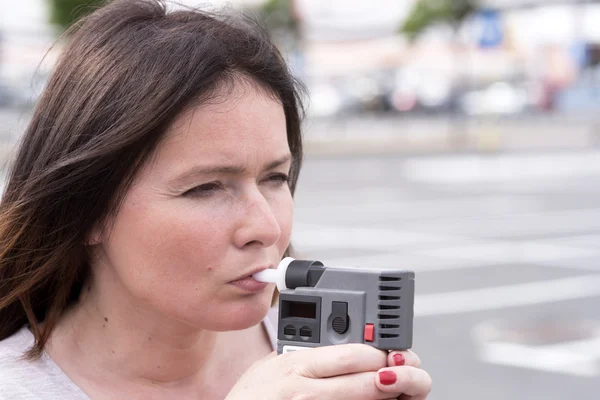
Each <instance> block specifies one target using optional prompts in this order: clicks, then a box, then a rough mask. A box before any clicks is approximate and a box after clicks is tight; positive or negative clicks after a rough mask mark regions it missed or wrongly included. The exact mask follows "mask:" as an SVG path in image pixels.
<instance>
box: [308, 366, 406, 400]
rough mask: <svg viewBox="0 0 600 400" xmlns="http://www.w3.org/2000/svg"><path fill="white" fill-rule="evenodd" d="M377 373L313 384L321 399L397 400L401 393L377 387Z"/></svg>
mask: <svg viewBox="0 0 600 400" xmlns="http://www.w3.org/2000/svg"><path fill="white" fill-rule="evenodd" d="M376 376H377V375H376V373H375V372H361V373H358V374H349V375H342V376H336V377H333V378H325V379H315V380H313V381H311V384H313V383H314V384H315V386H313V388H315V389H317V392H318V393H319V396H318V398H319V399H344V400H384V399H389V398H390V397H391V398H392V399H395V398H397V397H398V396H399V395H400V393H399V392H398V393H395V394H394V393H390V392H389V391H383V390H381V389H379V388H378V387H377V384H376V383H375V381H376Z"/></svg>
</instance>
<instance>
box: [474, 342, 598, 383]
mask: <svg viewBox="0 0 600 400" xmlns="http://www.w3.org/2000/svg"><path fill="white" fill-rule="evenodd" d="M574 347H577V349H576V350H574V349H573V348H574ZM479 358H480V359H481V360H483V361H485V362H488V363H491V364H498V365H505V366H510V367H519V368H527V369H532V370H538V371H545V372H554V373H559V374H566V375H575V376H586V377H593V376H596V375H600V337H595V338H592V339H587V340H580V341H577V342H566V343H560V344H553V345H550V346H528V345H524V344H517V343H506V342H495V343H486V344H483V345H482V346H481V348H480V349H479Z"/></svg>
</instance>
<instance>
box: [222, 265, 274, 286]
mask: <svg viewBox="0 0 600 400" xmlns="http://www.w3.org/2000/svg"><path fill="white" fill-rule="evenodd" d="M269 268H274V266H273V265H269V266H262V267H258V268H254V269H252V270H251V271H250V272H248V273H247V274H245V275H241V276H239V277H237V278H235V279H233V280H232V281H230V282H236V281H240V280H242V279H247V278H251V277H252V275H254V274H256V273H258V272H261V271H264V270H266V269H269Z"/></svg>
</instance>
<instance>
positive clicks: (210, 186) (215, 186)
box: [182, 182, 223, 197]
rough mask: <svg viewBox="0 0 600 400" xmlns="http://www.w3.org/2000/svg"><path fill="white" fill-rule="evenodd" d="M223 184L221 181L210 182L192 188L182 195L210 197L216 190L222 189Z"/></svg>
mask: <svg viewBox="0 0 600 400" xmlns="http://www.w3.org/2000/svg"><path fill="white" fill-rule="evenodd" d="M222 188H223V184H222V183H221V182H210V183H205V184H203V185H199V186H196V187H193V188H191V189H190V190H188V191H186V192H185V193H183V195H182V196H186V197H209V196H211V195H213V194H214V193H215V192H217V191H219V190H221V189H222Z"/></svg>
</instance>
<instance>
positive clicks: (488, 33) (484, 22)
mask: <svg viewBox="0 0 600 400" xmlns="http://www.w3.org/2000/svg"><path fill="white" fill-rule="evenodd" d="M478 17H479V23H480V25H479V26H480V27H481V30H480V32H481V33H480V36H479V41H478V42H479V47H482V48H484V49H487V48H491V47H498V46H500V45H501V44H502V41H503V40H504V34H503V32H502V21H501V20H500V13H499V12H498V11H494V10H484V11H481V12H480V13H479V16H478Z"/></svg>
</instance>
